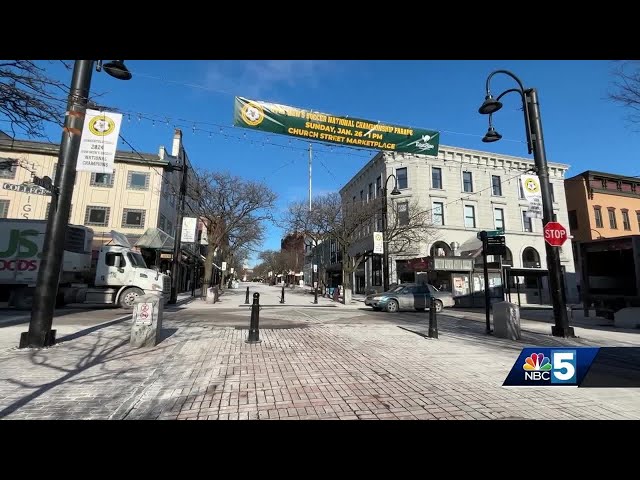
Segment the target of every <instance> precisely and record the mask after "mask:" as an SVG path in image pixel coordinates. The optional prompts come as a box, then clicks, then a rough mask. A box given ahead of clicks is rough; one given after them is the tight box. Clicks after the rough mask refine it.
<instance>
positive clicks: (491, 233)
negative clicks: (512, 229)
mask: <svg viewBox="0 0 640 480" xmlns="http://www.w3.org/2000/svg"><path fill="white" fill-rule="evenodd" d="M481 233H482V232H478V234H477V235H476V236H477V237H478V240H482V238H480V237H481V235H480V234H481ZM500 235H504V230H503V229H502V228H499V229H498V230H487V237H498V236H500Z"/></svg>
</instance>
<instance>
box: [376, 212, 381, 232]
mask: <svg viewBox="0 0 640 480" xmlns="http://www.w3.org/2000/svg"><path fill="white" fill-rule="evenodd" d="M381 231H382V214H380V215H376V232H381Z"/></svg>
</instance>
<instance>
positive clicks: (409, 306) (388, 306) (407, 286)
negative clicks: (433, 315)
mask: <svg viewBox="0 0 640 480" xmlns="http://www.w3.org/2000/svg"><path fill="white" fill-rule="evenodd" d="M431 297H434V298H435V299H436V312H441V311H442V309H443V308H444V307H453V306H454V305H455V302H454V300H453V295H452V294H451V292H441V291H440V290H438V289H437V288H436V287H434V286H433V285H423V284H417V283H403V284H400V285H398V286H396V287H394V288H391V289H389V291H388V292H382V293H376V294H372V295H368V296H367V297H366V298H365V300H364V304H365V305H369V306H370V307H372V308H373V309H374V310H386V311H387V312H399V311H403V310H418V311H422V310H424V309H426V308H429V305H430V302H431Z"/></svg>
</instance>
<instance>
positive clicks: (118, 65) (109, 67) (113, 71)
mask: <svg viewBox="0 0 640 480" xmlns="http://www.w3.org/2000/svg"><path fill="white" fill-rule="evenodd" d="M102 68H103V69H104V71H105V72H107V73H108V74H109V75H111V76H112V77H114V78H117V79H118V80H130V79H131V77H132V76H133V75H131V72H130V71H129V69H128V68H127V67H126V66H125V65H124V60H112V61H111V62H109V63H105V64H104V65H103V66H102Z"/></svg>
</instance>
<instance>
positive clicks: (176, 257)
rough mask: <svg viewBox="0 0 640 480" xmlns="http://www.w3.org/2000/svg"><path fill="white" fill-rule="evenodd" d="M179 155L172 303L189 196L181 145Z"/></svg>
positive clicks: (170, 301) (174, 298) (175, 297)
mask: <svg viewBox="0 0 640 480" xmlns="http://www.w3.org/2000/svg"><path fill="white" fill-rule="evenodd" d="M179 156H182V167H180V168H175V167H174V170H181V171H182V175H181V178H180V198H179V199H178V218H177V220H176V222H177V223H176V236H175V238H174V239H173V258H172V261H171V296H170V297H169V302H167V303H169V304H170V305H174V304H175V303H176V302H177V301H178V272H179V270H180V264H179V261H180V260H181V257H182V253H181V251H182V249H181V246H182V245H181V238H182V217H183V215H184V203H185V198H186V196H187V159H186V156H185V154H184V152H183V150H182V145H181V146H180V150H179Z"/></svg>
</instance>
